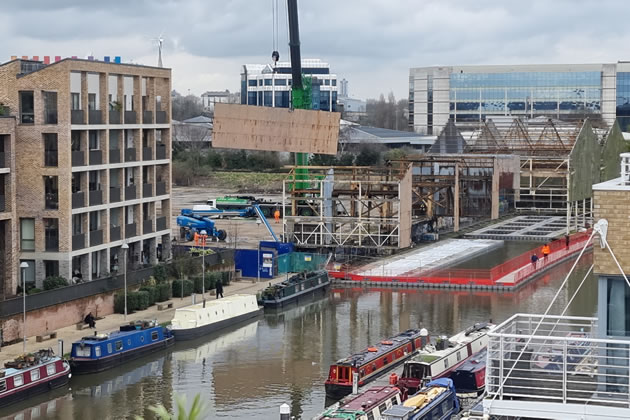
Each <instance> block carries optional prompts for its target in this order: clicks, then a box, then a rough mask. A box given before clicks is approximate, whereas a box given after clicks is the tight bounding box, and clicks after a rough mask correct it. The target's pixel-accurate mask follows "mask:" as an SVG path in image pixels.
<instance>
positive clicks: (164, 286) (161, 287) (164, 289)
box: [155, 283, 181, 302]
mask: <svg viewBox="0 0 630 420" xmlns="http://www.w3.org/2000/svg"><path fill="white" fill-rule="evenodd" d="M155 289H156V292H157V293H156V294H157V297H156V298H155V300H156V302H165V301H167V300H169V298H170V297H171V285H170V284H169V283H160V284H158V285H157V286H155ZM180 290H181V289H180Z"/></svg>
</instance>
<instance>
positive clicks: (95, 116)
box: [88, 109, 103, 124]
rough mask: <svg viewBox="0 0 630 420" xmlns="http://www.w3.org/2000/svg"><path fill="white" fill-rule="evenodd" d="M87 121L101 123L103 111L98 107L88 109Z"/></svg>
mask: <svg viewBox="0 0 630 420" xmlns="http://www.w3.org/2000/svg"><path fill="white" fill-rule="evenodd" d="M88 121H89V122H90V124H103V112H102V111H101V110H100V109H90V110H89V111H88Z"/></svg>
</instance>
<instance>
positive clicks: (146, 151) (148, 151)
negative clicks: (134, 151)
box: [142, 147, 153, 160]
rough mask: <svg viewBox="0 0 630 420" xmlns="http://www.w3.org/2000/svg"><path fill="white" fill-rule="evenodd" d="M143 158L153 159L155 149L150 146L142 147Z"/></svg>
mask: <svg viewBox="0 0 630 420" xmlns="http://www.w3.org/2000/svg"><path fill="white" fill-rule="evenodd" d="M142 160H153V149H152V148H150V147H143V148H142Z"/></svg>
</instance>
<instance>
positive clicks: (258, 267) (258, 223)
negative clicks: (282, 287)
mask: <svg viewBox="0 0 630 420" xmlns="http://www.w3.org/2000/svg"><path fill="white" fill-rule="evenodd" d="M261 223H262V221H261V220H260V218H258V219H256V224H257V225H258V227H259V228H260V224H261ZM256 274H257V282H258V283H260V241H258V258H257V259H256Z"/></svg>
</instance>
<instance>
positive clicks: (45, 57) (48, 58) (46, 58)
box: [44, 55, 50, 64]
mask: <svg viewBox="0 0 630 420" xmlns="http://www.w3.org/2000/svg"><path fill="white" fill-rule="evenodd" d="M44 64H50V56H49V55H45V56H44Z"/></svg>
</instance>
